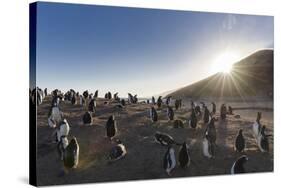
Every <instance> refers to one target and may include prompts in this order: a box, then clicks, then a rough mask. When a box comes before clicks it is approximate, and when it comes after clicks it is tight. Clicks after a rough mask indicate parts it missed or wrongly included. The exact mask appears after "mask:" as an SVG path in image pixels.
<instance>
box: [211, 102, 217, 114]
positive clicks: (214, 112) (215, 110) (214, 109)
mask: <svg viewBox="0 0 281 188" xmlns="http://www.w3.org/2000/svg"><path fill="white" fill-rule="evenodd" d="M216 112H217V106H216V104H215V103H214V102H212V115H215V114H216Z"/></svg>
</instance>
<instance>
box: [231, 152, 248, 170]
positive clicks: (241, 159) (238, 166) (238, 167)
mask: <svg viewBox="0 0 281 188" xmlns="http://www.w3.org/2000/svg"><path fill="white" fill-rule="evenodd" d="M248 160H249V159H248V157H247V156H246V155H242V156H241V157H239V158H238V159H237V160H236V161H235V162H234V163H233V165H232V167H231V171H230V173H231V174H240V173H245V169H244V163H245V162H246V161H248Z"/></svg>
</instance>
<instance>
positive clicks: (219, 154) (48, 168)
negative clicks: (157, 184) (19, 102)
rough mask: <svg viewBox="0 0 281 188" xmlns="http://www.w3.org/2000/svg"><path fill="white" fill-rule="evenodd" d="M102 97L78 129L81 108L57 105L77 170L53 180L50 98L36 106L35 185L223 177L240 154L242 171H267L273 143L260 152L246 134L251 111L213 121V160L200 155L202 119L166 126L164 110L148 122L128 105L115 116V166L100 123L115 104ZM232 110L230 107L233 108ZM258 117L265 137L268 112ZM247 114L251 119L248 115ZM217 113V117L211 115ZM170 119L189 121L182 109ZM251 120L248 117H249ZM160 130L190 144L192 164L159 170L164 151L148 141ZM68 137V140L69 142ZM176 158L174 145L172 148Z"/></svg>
mask: <svg viewBox="0 0 281 188" xmlns="http://www.w3.org/2000/svg"><path fill="white" fill-rule="evenodd" d="M103 102H104V99H98V102H97V105H98V108H97V114H96V117H94V123H93V125H92V126H84V125H83V123H82V116H83V114H84V112H85V108H84V107H83V106H80V105H72V104H70V103H69V102H61V104H60V108H61V110H62V111H63V112H64V114H65V117H66V119H67V120H68V122H69V124H70V126H71V130H70V137H71V136H75V137H76V138H77V140H78V143H79V145H80V157H79V158H80V161H79V165H78V168H77V169H74V170H72V171H70V172H69V173H68V174H65V175H64V176H59V174H60V172H61V171H62V162H61V161H60V160H59V157H58V154H57V150H56V144H52V143H51V142H50V140H51V136H50V135H51V134H52V132H53V129H51V128H49V127H48V125H47V114H48V110H49V108H50V97H49V96H48V97H46V98H45V99H44V101H43V103H42V104H41V105H40V106H39V107H38V113H37V123H38V125H37V144H38V146H37V149H38V150H37V179H38V184H39V185H59V184H75V183H92V182H107V181H125V180H141V179H159V178H173V177H191V176H205V175H222V174H229V173H230V168H231V166H232V164H233V162H234V161H235V160H236V159H237V158H238V157H239V156H241V155H242V154H247V156H248V157H249V161H248V162H247V164H246V165H245V168H246V170H247V172H249V173H253V172H271V171H273V141H272V140H271V141H270V152H269V153H261V152H260V151H259V149H258V147H257V144H256V142H255V140H254V138H253V136H252V124H253V122H254V120H255V114H256V112H257V111H256V110H253V111H252V112H251V111H249V110H248V111H247V113H245V115H244V114H243V110H241V111H239V114H240V115H241V118H240V119H235V118H234V117H233V116H228V117H227V120H226V121H225V122H222V121H220V120H219V121H217V122H216V124H215V126H216V128H217V147H216V151H215V159H207V158H205V157H204V156H203V155H202V147H201V145H202V136H203V131H204V129H205V127H206V125H204V124H203V122H202V120H201V121H200V122H199V126H198V128H197V129H195V130H194V129H191V128H190V127H188V126H187V125H185V128H178V129H175V128H173V126H172V125H173V124H172V122H169V121H168V120H167V117H166V108H165V107H164V108H163V109H162V110H158V114H159V119H160V121H159V122H157V123H154V124H152V123H151V121H150V119H149V108H150V105H148V104H134V105H128V106H126V108H124V109H122V110H120V113H119V114H120V115H119V116H118V117H117V126H118V135H117V138H119V139H121V140H122V142H123V143H124V144H125V146H126V148H127V152H128V154H127V156H126V157H125V158H124V159H122V160H119V161H117V162H115V163H110V164H109V163H108V160H107V156H108V152H109V150H110V148H111V147H112V146H113V143H111V142H110V141H109V140H108V139H107V138H105V123H106V121H107V118H108V117H109V116H110V115H111V114H113V113H114V112H116V111H117V110H116V108H114V106H115V104H114V103H111V104H109V105H104V104H103ZM233 107H235V105H233ZM266 113H271V115H269V116H266V117H263V119H262V121H261V122H262V124H265V123H266V125H267V129H268V134H273V120H272V119H273V112H266ZM249 114H251V115H249ZM217 115H218V114H217ZM175 116H176V117H177V118H180V119H185V118H187V117H189V109H188V108H185V107H184V108H183V109H180V110H178V111H175ZM249 117H251V118H249ZM240 128H242V129H243V130H244V136H245V138H246V147H247V148H246V151H245V153H242V154H240V153H236V152H235V151H234V150H233V143H234V140H235V136H236V134H237V132H238V130H239V129H240ZM156 131H162V132H166V133H168V134H170V135H171V136H173V137H174V139H175V140H176V141H178V142H183V141H187V143H190V144H191V159H192V163H191V165H190V166H189V168H187V169H181V168H180V167H178V166H177V167H176V168H175V170H174V171H173V173H172V176H171V177H169V176H168V175H167V174H166V173H165V171H164V169H163V167H162V162H163V156H164V154H165V152H166V149H167V148H165V147H163V146H161V145H159V144H157V143H155V142H154V137H153V135H154V133H155V132H156ZM70 137H69V138H70ZM174 148H175V150H176V155H177V154H178V150H179V147H178V146H174Z"/></svg>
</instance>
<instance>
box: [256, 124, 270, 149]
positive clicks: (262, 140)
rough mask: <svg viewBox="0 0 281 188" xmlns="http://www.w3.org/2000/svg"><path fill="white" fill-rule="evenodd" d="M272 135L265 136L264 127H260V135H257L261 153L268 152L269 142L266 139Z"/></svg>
mask: <svg viewBox="0 0 281 188" xmlns="http://www.w3.org/2000/svg"><path fill="white" fill-rule="evenodd" d="M269 136H272V135H266V134H265V126H262V128H261V131H260V134H259V135H258V139H257V140H258V146H259V148H260V150H261V152H268V151H269V142H268V137H269Z"/></svg>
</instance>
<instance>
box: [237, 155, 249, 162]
mask: <svg viewBox="0 0 281 188" xmlns="http://www.w3.org/2000/svg"><path fill="white" fill-rule="evenodd" d="M248 160H249V158H248V157H247V156H246V155H242V156H241V157H239V158H238V159H237V163H241V164H244V163H245V162H246V161H248Z"/></svg>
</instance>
